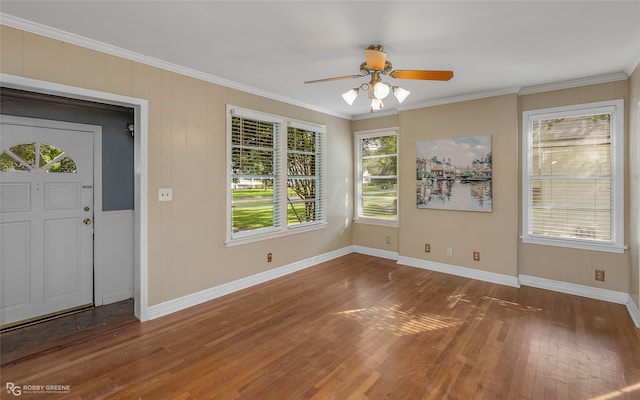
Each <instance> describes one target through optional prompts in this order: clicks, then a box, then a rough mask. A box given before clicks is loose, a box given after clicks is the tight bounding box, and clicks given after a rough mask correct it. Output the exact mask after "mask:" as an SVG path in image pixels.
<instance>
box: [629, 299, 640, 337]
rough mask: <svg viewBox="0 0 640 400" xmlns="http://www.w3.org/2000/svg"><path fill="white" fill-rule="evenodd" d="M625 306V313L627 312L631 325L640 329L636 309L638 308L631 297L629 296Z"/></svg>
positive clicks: (639, 310) (639, 315)
mask: <svg viewBox="0 0 640 400" xmlns="http://www.w3.org/2000/svg"><path fill="white" fill-rule="evenodd" d="M626 306H627V311H629V315H630V316H631V319H632V320H633V323H634V324H635V325H636V328H638V329H640V309H638V306H637V305H636V303H634V301H633V299H632V298H631V296H629V300H627V304H626Z"/></svg>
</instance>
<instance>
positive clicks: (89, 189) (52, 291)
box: [0, 116, 100, 326]
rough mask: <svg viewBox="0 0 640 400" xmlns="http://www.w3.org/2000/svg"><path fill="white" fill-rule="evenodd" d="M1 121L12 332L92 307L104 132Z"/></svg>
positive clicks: (2, 316) (2, 212)
mask: <svg viewBox="0 0 640 400" xmlns="http://www.w3.org/2000/svg"><path fill="white" fill-rule="evenodd" d="M0 118H1V121H0V122H1V129H2V130H1V131H0V190H1V191H2V194H1V199H2V203H0V226H1V227H2V230H1V231H0V232H2V240H1V243H2V248H1V250H2V267H1V270H2V292H3V293H2V305H1V307H0V325H3V326H6V325H11V324H14V323H19V322H20V321H25V320H30V319H35V318H38V317H40V316H44V315H49V314H52V313H57V312H61V311H64V310H67V309H72V308H77V307H79V306H84V305H90V304H92V303H93V154H94V153H93V151H94V150H93V146H94V143H93V140H94V139H93V136H94V133H95V132H96V131H97V130H98V129H100V128H99V127H94V126H91V125H80V124H72V123H65V122H58V121H45V120H39V119H31V118H20V117H8V116H0ZM14 285H15V286H14ZM16 288H20V289H16Z"/></svg>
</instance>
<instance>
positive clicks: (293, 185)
mask: <svg viewBox="0 0 640 400" xmlns="http://www.w3.org/2000/svg"><path fill="white" fill-rule="evenodd" d="M322 136H323V134H322V133H321V132H319V131H318V130H312V129H307V127H299V125H295V124H290V125H289V127H288V129H287V204H288V207H287V224H288V225H289V226H295V225H303V224H309V223H313V222H317V221H322V216H323V206H322V201H321V199H322V197H323V196H322V189H323V187H322V179H321V176H322V175H321V173H322V144H323V137H322Z"/></svg>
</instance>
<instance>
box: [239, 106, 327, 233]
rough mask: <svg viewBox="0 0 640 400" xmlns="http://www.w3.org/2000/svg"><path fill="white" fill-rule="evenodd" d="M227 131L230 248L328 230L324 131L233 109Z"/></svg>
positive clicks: (313, 125)
mask: <svg viewBox="0 0 640 400" xmlns="http://www.w3.org/2000/svg"><path fill="white" fill-rule="evenodd" d="M227 130H228V134H227V138H228V146H227V147H228V149H227V151H228V153H227V160H228V161H227V167H228V177H229V182H228V197H227V198H228V202H227V203H228V204H229V207H228V215H227V226H228V228H227V244H229V245H230V244H239V243H245V242H251V241H254V240H259V239H264V238H269V237H274V236H279V235H283V234H289V233H293V232H294V229H293V228H299V229H304V227H307V228H316V227H319V226H320V225H322V222H323V217H324V213H323V197H322V183H323V182H322V170H323V169H322V155H323V154H322V149H323V141H324V132H325V128H324V126H322V125H315V124H310V123H305V122H300V121H294V120H289V119H287V118H284V117H280V116H275V115H270V114H263V113H258V112H255V111H251V110H246V109H242V108H238V107H232V106H229V107H228V123H227Z"/></svg>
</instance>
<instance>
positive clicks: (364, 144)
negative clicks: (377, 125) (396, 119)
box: [355, 130, 398, 224]
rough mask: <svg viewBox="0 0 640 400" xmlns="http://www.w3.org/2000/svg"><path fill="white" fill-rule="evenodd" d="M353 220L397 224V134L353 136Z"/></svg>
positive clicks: (374, 133) (371, 133)
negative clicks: (354, 155)
mask: <svg viewBox="0 0 640 400" xmlns="http://www.w3.org/2000/svg"><path fill="white" fill-rule="evenodd" d="M355 148H356V160H357V163H358V164H357V168H356V182H357V187H356V199H357V200H356V201H357V203H356V219H357V220H362V221H367V220H369V221H371V222H377V223H390V224H396V223H397V222H398V134H397V131H395V130H394V131H386V132H368V133H367V132H362V133H358V134H356V146H355Z"/></svg>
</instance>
